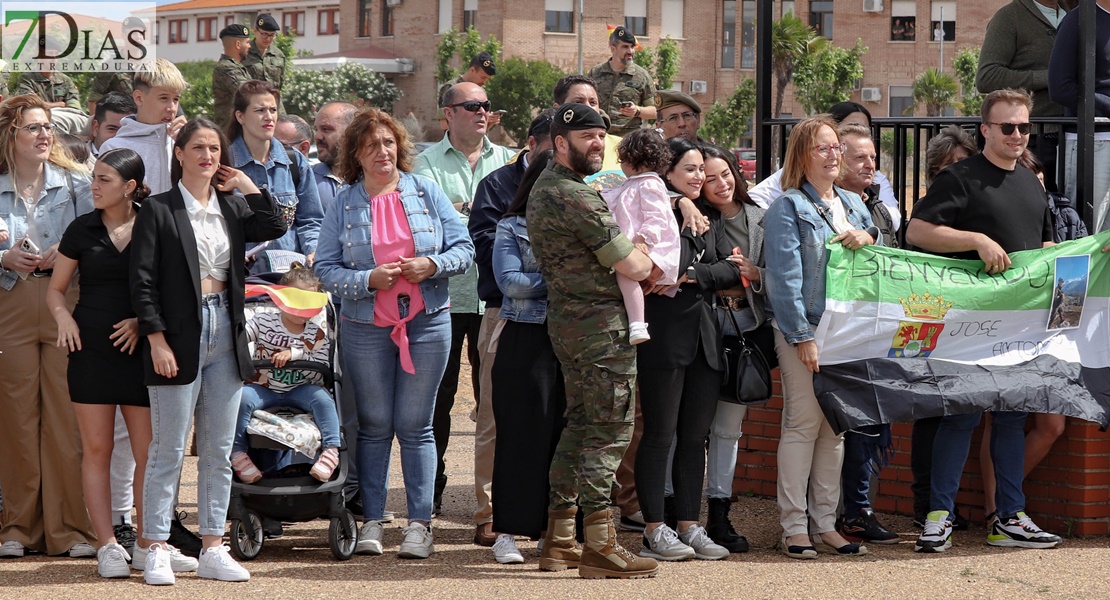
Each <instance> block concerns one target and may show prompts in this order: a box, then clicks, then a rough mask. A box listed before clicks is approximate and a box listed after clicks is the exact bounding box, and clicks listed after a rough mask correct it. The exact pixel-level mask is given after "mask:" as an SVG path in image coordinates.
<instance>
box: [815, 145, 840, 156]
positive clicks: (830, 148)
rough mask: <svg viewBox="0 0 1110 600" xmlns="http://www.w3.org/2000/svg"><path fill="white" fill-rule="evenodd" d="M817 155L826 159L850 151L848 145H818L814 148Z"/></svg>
mask: <svg viewBox="0 0 1110 600" xmlns="http://www.w3.org/2000/svg"><path fill="white" fill-rule="evenodd" d="M814 149H816V150H817V153H818V154H820V155H821V156H824V157H825V158H830V157H832V153H833V152H835V153H837V154H844V152H845V151H847V150H848V144H817V145H816V146H814Z"/></svg>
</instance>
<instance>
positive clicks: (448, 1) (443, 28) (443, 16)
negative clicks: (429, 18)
mask: <svg viewBox="0 0 1110 600" xmlns="http://www.w3.org/2000/svg"><path fill="white" fill-rule="evenodd" d="M453 8H454V4H453V3H452V0H439V33H447V32H448V30H450V29H451V11H452V10H453Z"/></svg>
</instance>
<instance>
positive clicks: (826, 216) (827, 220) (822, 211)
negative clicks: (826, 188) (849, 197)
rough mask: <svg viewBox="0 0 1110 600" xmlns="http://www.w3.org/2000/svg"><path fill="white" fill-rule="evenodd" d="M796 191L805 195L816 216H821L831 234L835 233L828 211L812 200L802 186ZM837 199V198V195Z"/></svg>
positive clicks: (825, 207)
mask: <svg viewBox="0 0 1110 600" xmlns="http://www.w3.org/2000/svg"><path fill="white" fill-rule="evenodd" d="M798 190H799V191H800V192H802V193H803V194H805V195H806V199H807V200H809V202H810V204H812V205H813V208H814V210H816V211H817V214H819V215H821V218H822V219H824V220H825V223H828V225H829V229H830V230H831V231H832V232H833V233H836V227H834V226H833V224H832V219H831V218H829V213H830V212H831V211H830V209H829V208H828V207H827V206H825V205H824V204H822V203H821V202H818V201H817V200H816V199H814V197H813V196H811V195H810V193H809V190H807V189H806V188H805V186H804V185H803V186H802V187H800V188H798ZM837 197H838V198H839V194H838V196H837Z"/></svg>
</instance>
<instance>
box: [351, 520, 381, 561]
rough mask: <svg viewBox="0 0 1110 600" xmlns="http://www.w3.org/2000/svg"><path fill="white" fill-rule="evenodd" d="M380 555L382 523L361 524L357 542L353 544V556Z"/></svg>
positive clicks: (368, 522)
mask: <svg viewBox="0 0 1110 600" xmlns="http://www.w3.org/2000/svg"><path fill="white" fill-rule="evenodd" d="M381 553H382V522H381V521H367V522H365V523H363V524H362V530H360V531H359V532H358V542H357V543H356V544H355V554H370V555H373V556H381Z"/></svg>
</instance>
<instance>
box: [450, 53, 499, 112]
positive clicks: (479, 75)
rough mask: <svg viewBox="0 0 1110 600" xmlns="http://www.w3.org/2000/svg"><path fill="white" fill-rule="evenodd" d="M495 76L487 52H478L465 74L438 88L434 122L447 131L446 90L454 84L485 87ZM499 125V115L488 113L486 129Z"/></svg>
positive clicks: (495, 71) (490, 57) (492, 64)
mask: <svg viewBox="0 0 1110 600" xmlns="http://www.w3.org/2000/svg"><path fill="white" fill-rule="evenodd" d="M496 74H497V65H496V64H494V62H493V56H491V55H490V53H489V52H484V51H483V52H479V53H478V54H475V55H474V58H472V59H470V66H469V67H467V69H466V72H465V73H463V74H462V75H459V76H458V77H456V78H455V79H454V80H452V81H448V82H447V83H445V84H443V85H441V86H439V91H438V92H436V99H437V104H436V106H437V107H438V108H436V120H438V121H439V122H440V124H441V125H443V128H444V129H445V130H446V129H447V117H446V116H444V114H443V98H444V96H446V95H447V90H449V89H451V86H453V85H455V84H456V83H463V82H466V83H473V84H476V85H479V86H481V87H486V82H487V81H489V80H490V78H491V77H493V76H494V75H496ZM500 124H501V113H495V112H490V113H489V115H487V117H486V128H487V129H492V128H493V127H495V126H497V125H500Z"/></svg>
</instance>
